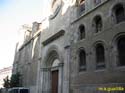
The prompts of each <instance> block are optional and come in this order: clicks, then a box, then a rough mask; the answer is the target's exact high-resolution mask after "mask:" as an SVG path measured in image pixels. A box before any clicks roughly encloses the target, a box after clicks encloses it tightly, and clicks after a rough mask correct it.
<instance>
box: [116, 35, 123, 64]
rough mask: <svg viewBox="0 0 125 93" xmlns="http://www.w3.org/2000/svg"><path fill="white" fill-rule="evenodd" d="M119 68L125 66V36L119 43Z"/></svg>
mask: <svg viewBox="0 0 125 93" xmlns="http://www.w3.org/2000/svg"><path fill="white" fill-rule="evenodd" d="M117 50H118V66H125V36H124V37H122V38H120V39H119V40H118V42H117Z"/></svg>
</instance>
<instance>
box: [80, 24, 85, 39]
mask: <svg viewBox="0 0 125 93" xmlns="http://www.w3.org/2000/svg"><path fill="white" fill-rule="evenodd" d="M84 38H85V27H84V25H81V26H80V27H79V39H80V40H82V39H84Z"/></svg>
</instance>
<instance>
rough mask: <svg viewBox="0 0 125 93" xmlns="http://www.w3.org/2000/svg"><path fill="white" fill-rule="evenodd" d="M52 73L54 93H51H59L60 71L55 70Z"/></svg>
mask: <svg viewBox="0 0 125 93" xmlns="http://www.w3.org/2000/svg"><path fill="white" fill-rule="evenodd" d="M51 73H52V92H51V93H58V74H59V71H58V70H54V71H52V72H51Z"/></svg>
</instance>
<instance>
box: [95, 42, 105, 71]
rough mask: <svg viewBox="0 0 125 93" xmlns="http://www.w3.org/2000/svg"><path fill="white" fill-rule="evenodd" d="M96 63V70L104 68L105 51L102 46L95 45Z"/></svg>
mask: <svg viewBox="0 0 125 93" xmlns="http://www.w3.org/2000/svg"><path fill="white" fill-rule="evenodd" d="M96 63H97V65H96V68H97V69H102V68H105V51H104V47H103V45H102V44H97V45H96Z"/></svg>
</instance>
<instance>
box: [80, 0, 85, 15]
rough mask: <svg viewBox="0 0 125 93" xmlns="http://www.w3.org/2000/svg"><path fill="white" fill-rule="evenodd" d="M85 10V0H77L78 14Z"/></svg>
mask: <svg viewBox="0 0 125 93" xmlns="http://www.w3.org/2000/svg"><path fill="white" fill-rule="evenodd" d="M84 11H85V0H79V14H80V15H81V14H82V13H83V12H84Z"/></svg>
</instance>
